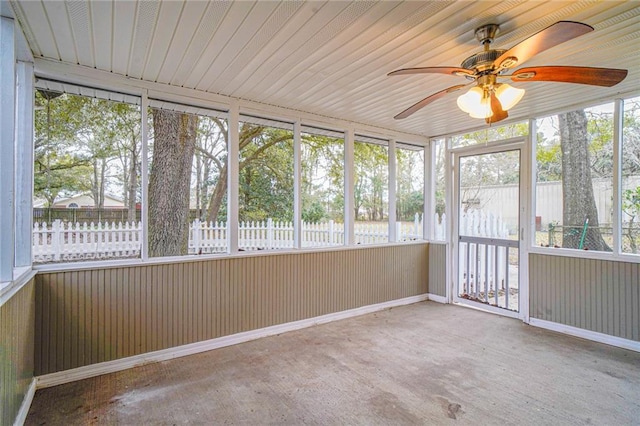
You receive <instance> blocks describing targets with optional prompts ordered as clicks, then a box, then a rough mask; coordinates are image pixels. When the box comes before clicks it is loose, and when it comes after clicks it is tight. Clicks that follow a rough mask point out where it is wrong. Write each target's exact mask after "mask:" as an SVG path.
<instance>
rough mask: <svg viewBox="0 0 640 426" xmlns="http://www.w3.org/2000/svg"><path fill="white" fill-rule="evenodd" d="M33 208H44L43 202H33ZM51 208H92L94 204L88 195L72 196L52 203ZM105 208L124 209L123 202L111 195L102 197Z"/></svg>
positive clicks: (44, 202) (44, 203)
mask: <svg viewBox="0 0 640 426" xmlns="http://www.w3.org/2000/svg"><path fill="white" fill-rule="evenodd" d="M33 207H35V208H42V207H46V201H45V200H34V202H33ZM51 207H58V208H67V209H77V208H93V207H95V203H94V201H93V197H91V195H90V194H89V193H85V194H78V195H74V196H73V197H68V198H62V199H60V200H57V201H56V202H54V203H53V206H51ZM104 207H105V208H107V209H108V208H124V207H125V205H124V202H123V201H122V199H120V198H116V197H114V196H111V195H105V196H104Z"/></svg>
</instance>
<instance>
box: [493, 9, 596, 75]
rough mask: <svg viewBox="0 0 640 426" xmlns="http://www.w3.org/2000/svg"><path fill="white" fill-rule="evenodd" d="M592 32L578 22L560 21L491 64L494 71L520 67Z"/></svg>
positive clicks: (585, 25)
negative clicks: (547, 51) (531, 59)
mask: <svg viewBox="0 0 640 426" xmlns="http://www.w3.org/2000/svg"><path fill="white" fill-rule="evenodd" d="M590 31H593V27H591V26H590V25H587V24H583V23H580V22H572V21H560V22H556V23H555V24H553V25H551V26H549V27H547V28H545V29H544V30H542V31H539V32H537V33H535V34H534V35H532V36H531V37H529V38H527V39H525V40H523V41H521V42H520V43H518V44H516V45H515V46H513V47H512V48H511V49H509V50H507V51H506V52H504V53H503V54H502V55H500V57H498V59H496V60H495V61H494V62H493V65H494V67H495V68H496V69H500V68H513V67H515V66H516V65H521V64H522V63H524V62H525V61H527V60H528V59H530V58H531V57H533V56H535V55H537V54H538V53H540V52H542V51H544V50H547V49H549V48H552V47H554V46H557V45H558V44H560V43H564V42H565V41H569V40H571V39H574V38H576V37H578V36H581V35H583V34H586V33H588V32H590Z"/></svg>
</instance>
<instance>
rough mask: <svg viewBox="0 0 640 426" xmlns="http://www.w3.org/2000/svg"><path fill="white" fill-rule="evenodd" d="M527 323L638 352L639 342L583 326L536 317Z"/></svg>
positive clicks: (639, 348) (639, 349) (639, 350)
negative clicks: (586, 328)
mask: <svg viewBox="0 0 640 426" xmlns="http://www.w3.org/2000/svg"><path fill="white" fill-rule="evenodd" d="M529 325H533V326H535V327H540V328H545V329H547V330H551V331H557V332H559V333H564V334H569V335H571V336H575V337H580V338H582V339H587V340H593V341H594V342H598V343H604V344H606V345H611V346H617V347H619V348H623V349H629V350H630V351H635V352H640V342H636V341H634V340H628V339H623V338H622V337H616V336H611V335H609V334H604V333H598V332H597V331H591V330H585V329H584V328H578V327H573V326H571V325H565V324H560V323H557V322H553V321H546V320H541V319H537V318H530V319H529Z"/></svg>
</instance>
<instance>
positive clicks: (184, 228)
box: [149, 109, 198, 256]
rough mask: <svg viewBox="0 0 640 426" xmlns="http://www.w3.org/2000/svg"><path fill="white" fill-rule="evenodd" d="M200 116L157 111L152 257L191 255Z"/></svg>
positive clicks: (151, 197) (151, 185)
mask: <svg viewBox="0 0 640 426" xmlns="http://www.w3.org/2000/svg"><path fill="white" fill-rule="evenodd" d="M197 124H198V117H197V116H195V115H190V114H181V113H176V112H172V111H164V110H158V109H154V110H153V127H154V146H153V163H152V166H151V173H150V175H149V255H150V256H177V255H185V254H187V252H188V241H189V193H190V191H189V189H190V180H191V164H192V162H193V154H194V151H195V147H196V128H197Z"/></svg>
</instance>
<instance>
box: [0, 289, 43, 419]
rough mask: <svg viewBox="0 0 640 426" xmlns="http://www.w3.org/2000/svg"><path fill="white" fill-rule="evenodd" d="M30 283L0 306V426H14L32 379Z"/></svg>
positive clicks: (31, 301) (31, 303)
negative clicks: (12, 425)
mask: <svg viewBox="0 0 640 426" xmlns="http://www.w3.org/2000/svg"><path fill="white" fill-rule="evenodd" d="M34 298H35V296H34V280H33V279H32V280H31V281H29V282H28V283H26V284H25V285H24V286H23V287H22V288H21V289H20V290H18V292H17V293H16V294H14V295H13V296H12V297H11V298H10V299H9V300H7V301H6V302H5V303H4V304H3V305H2V306H0V425H11V424H13V423H14V421H15V419H16V416H17V415H18V411H19V410H20V406H21V405H22V403H23V401H24V399H25V396H26V395H27V392H28V391H29V386H30V385H31V383H32V380H33V371H34V367H33V365H34V360H33V345H34V340H33V339H34V332H33V330H34V320H35V315H34V310H35V306H34Z"/></svg>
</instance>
